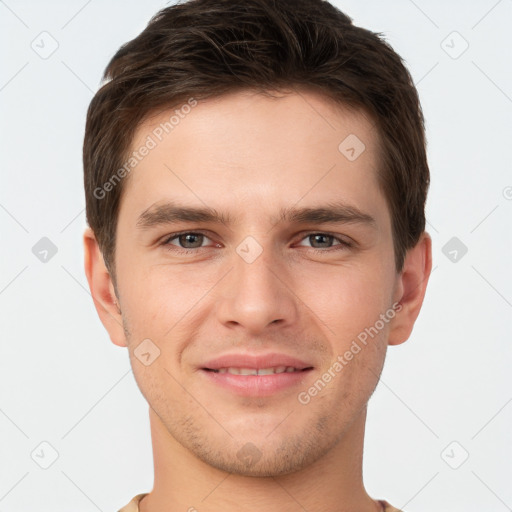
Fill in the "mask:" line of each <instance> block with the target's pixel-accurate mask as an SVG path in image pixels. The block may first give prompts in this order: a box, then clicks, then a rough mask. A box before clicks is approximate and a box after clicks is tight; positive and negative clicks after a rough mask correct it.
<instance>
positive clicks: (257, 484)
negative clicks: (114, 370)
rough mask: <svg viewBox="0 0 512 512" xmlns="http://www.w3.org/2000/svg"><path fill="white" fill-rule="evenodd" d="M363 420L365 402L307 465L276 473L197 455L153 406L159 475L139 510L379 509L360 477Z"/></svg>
mask: <svg viewBox="0 0 512 512" xmlns="http://www.w3.org/2000/svg"><path fill="white" fill-rule="evenodd" d="M365 421H366V408H364V409H363V410H362V412H361V414H360V415H359V416H358V417H357V418H356V419H355V420H354V422H353V423H352V424H351V425H350V426H349V427H348V429H347V430H346V431H345V432H344V434H343V437H342V438H341V439H340V440H339V442H338V443H337V444H336V446H335V447H334V448H333V449H332V450H331V451H329V452H328V453H326V454H325V455H324V456H323V457H321V458H320V459H318V460H317V461H316V462H315V463H313V464H311V465H310V466H308V467H305V468H302V469H300V470H298V471H296V472H294V473H289V474H287V475H280V476H276V477H248V476H241V475H237V474H233V473H226V472H225V471H221V470H219V469H217V468H214V467H212V466H210V465H209V464H206V463H205V462H203V461H201V460H200V459H198V458H197V457H196V456H195V455H194V454H192V453H191V452H190V451H189V450H188V449H186V448H184V447H183V446H182V445H181V444H179V443H178V442H177V441H176V440H175V439H174V438H173V437H172V436H171V435H170V434H169V432H168V431H167V430H166V428H165V427H164V425H163V424H162V422H161V421H160V419H159V418H158V416H157V415H156V414H155V413H154V412H153V411H152V409H150V424H151V437H152V442H153V460H154V470H155V480H154V488H153V490H152V492H151V493H149V494H148V495H147V496H146V497H144V498H143V500H142V501H141V502H140V512H161V511H164V510H165V511H166V512H178V511H180V512H183V511H189V512H202V511H203V510H208V511H209V512H220V511H222V512H256V511H257V512H259V511H261V510H265V511H268V512H296V511H297V510H315V511H318V512H324V511H325V512H327V511H329V512H333V511H336V512H349V511H354V510H357V511H359V512H380V511H381V507H380V505H379V504H378V503H377V502H376V501H374V500H373V499H371V498H370V497H369V496H368V494H367V493H366V491H365V489H364V485H363V479H362V458H363V442H364V428H365Z"/></svg>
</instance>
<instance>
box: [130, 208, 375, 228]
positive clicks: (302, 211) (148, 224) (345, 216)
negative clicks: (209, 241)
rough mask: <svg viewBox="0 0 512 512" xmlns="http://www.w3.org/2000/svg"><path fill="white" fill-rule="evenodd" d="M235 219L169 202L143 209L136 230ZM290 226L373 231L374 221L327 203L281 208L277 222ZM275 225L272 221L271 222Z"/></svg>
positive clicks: (355, 211)
mask: <svg viewBox="0 0 512 512" xmlns="http://www.w3.org/2000/svg"><path fill="white" fill-rule="evenodd" d="M235 221H236V218H235V217H234V216H232V215H230V214H228V213H221V212H218V211H217V210H215V209H214V208H210V207H207V206H204V207H195V206H183V205H180V204H177V203H173V202H166V203H155V204H153V205H151V206H150V207H149V208H147V209H146V210H144V211H143V212H142V213H141V214H140V215H139V217H138V219H137V224H136V226H137V228H138V229H140V230H146V229H150V228H152V227H155V226H160V225H166V224H173V223H177V222H203V223H212V224H225V225H231V224H233V223H234V222H235ZM287 222H288V223H290V224H308V223H311V224H323V223H334V224H363V225H368V226H370V227H373V228H375V227H376V226H377V222H376V220H375V219H374V218H373V217H372V216H371V215H369V214H368V213H365V212H363V211H361V210H360V209H359V208H357V207H355V206H352V205H349V204H346V203H343V202H335V203H332V202H331V203H328V204H327V205H326V206H322V207H315V208H313V207H301V208H297V207H295V206H292V207H288V208H283V209H281V210H280V212H279V217H278V221H277V223H287ZM272 223H273V224H275V223H276V222H272Z"/></svg>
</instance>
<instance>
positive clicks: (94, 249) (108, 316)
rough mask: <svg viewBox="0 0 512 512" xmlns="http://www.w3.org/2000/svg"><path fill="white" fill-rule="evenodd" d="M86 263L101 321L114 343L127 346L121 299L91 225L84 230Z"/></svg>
mask: <svg viewBox="0 0 512 512" xmlns="http://www.w3.org/2000/svg"><path fill="white" fill-rule="evenodd" d="M84 264H85V275H86V276H87V281H88V282H89V288H90V290H91V295H92V300H93V301H94V306H95V307H96V311H97V312H98V315H99V317H100V320H101V323H102V324H103V326H104V327H105V329H106V330H107V332H108V334H109V336H110V339H111V340H112V343H114V344H115V345H118V346H120V347H126V346H127V343H126V336H125V333H124V328H123V319H122V315H121V310H120V309H119V307H118V305H117V303H118V302H119V300H118V298H117V297H116V294H115V291H114V285H113V283H112V279H111V277H110V274H109V272H108V270H107V267H106V266H105V261H104V260H103V255H102V254H101V251H100V248H99V245H98V242H97V241H96V237H95V236H94V232H93V231H92V229H91V228H89V227H87V228H86V230H85V232H84Z"/></svg>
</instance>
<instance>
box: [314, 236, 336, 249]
mask: <svg viewBox="0 0 512 512" xmlns="http://www.w3.org/2000/svg"><path fill="white" fill-rule="evenodd" d="M311 236H312V238H313V239H314V241H315V242H314V243H316V242H318V241H319V243H320V244H322V240H321V239H324V244H327V246H328V247H329V243H328V242H325V240H329V239H330V238H331V237H330V236H329V235H321V234H320V235H311ZM313 245H314V244H313Z"/></svg>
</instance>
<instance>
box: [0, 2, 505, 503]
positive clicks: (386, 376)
mask: <svg viewBox="0 0 512 512" xmlns="http://www.w3.org/2000/svg"><path fill="white" fill-rule="evenodd" d="M333 3H335V5H337V6H338V7H339V8H340V9H342V10H343V11H345V12H346V13H347V14H348V15H349V16H351V17H352V18H353V19H354V23H356V24H357V25H361V26H363V27H365V28H369V29H371V30H373V31H377V32H382V33H383V34H384V35H385V37H386V38H387V40H388V41H389V42H390V43H391V44H392V46H393V47H394V48H395V49H396V51H397V52H398V53H399V54H400V55H401V56H402V57H403V58H404V59H405V61H406V64H407V66H408V67H409V69H410V70H411V73H412V75H413V77H414V80H415V82H416V84H417V87H418V90H419V93H420V97H421V101H422V105H423V109H424V113H425V117H426V122H427V137H428V155H429V162H430V168H431V176H432V185H431V189H430V195H429V201H428V208H427V217H428V223H429V224H428V231H429V232H430V234H431V235H432V237H433V241H434V247H433V250H434V271H433V274H432V277H431V280H430V284H429V289H428V291H427V296H426V299H425V303H424V307H423V311H422V313H421V315H420V318H419V320H418V322H417V324H416V327H415V330H414V332H413V335H412V337H411V338H410V340H409V341H408V342H407V343H405V344H403V345H401V346H398V347H391V348H390V349H389V351H388V356H387V360H386V365H385V369H384V372H383V374H382V379H381V382H380V384H379V386H378V388H377V391H376V392H375V394H374V396H373V397H372V399H371V401H370V406H369V415H368V424H367V434H366V446H365V458H364V473H365V484H366V487H367V490H368V492H369V493H370V495H371V496H373V497H375V498H385V499H387V500H388V501H389V502H390V503H392V504H393V505H394V506H396V507H399V508H404V509H405V510H406V511H407V512H427V511H434V510H435V511H448V510H449V511H452V512H456V511H464V512H468V511H482V510H485V511H486V512H491V511H493V512H494V511H495V512H502V511H506V510H512V487H511V485H510V483H511V476H512V462H511V461H512V443H511V441H512V438H511V419H512V403H511V401H512V386H511V384H512V381H511V377H510V375H511V372H510V368H511V367H512V353H511V348H510V343H511V338H512V336H511V334H512V330H511V327H510V318H511V313H512V278H511V271H510V262H511V253H512V200H511V199H512V188H511V187H512V172H511V159H510V148H511V144H512V138H511V136H512V67H511V62H512V60H511V57H512V56H511V48H512V36H511V32H512V30H511V28H510V27H511V23H512V0H501V1H498V2H497V1H496V0H479V1H472V2H467V1H462V0H460V1H451V2H447V1H446V0H444V1H442V2H441V1H440V0H436V1H429V2H427V1H426V0H416V2H413V1H412V0H396V1H378V0H373V1H370V0H368V1H356V0H351V1H348V0H347V1H337V2H333ZM165 5H166V4H165V3H163V2H159V1H156V0H145V1H144V2H135V1H123V2H121V1H120V0H119V1H115V2H114V1H103V2H100V1H99V0H92V1H89V2H87V1H84V0H73V1H68V2H64V1H61V2H56V1H45V2H35V1H32V2H27V1H16V0H6V1H5V2H0V34H1V35H0V37H1V45H0V52H1V56H2V60H1V62H2V65H1V73H0V105H1V130H2V131H1V149H2V151H1V156H2V160H1V165H0V169H1V173H2V181H1V183H2V186H1V190H0V223H1V236H2V251H1V275H0V311H1V333H2V337H1V353H0V433H1V434H0V511H1V512H6V511H10V512H17V511H28V510H38V511H39V512H45V511H52V512H61V511H69V510H73V511H75V512H78V511H84V512H89V511H90V512H94V511H95V510H100V511H105V512H109V511H116V510H118V508H120V507H121V506H122V505H124V504H126V503H127V502H128V501H129V500H130V499H131V498H132V497H133V496H134V495H135V494H137V493H139V492H148V491H149V490H150V489H151V486H152V481H153V473H152V471H153V470H152V456H151V445H150V432H149V426H148V414H147V405H146V404H145V402H144V400H143V399H142V396H141V394H140V392H139V391H138V388H137V387H136V384H135V382H134V379H133V375H132V373H131V371H130V366H129V360H128V354H127V353H126V349H121V348H118V347H115V346H114V345H112V344H111V342H110V340H109V338H108V336H107V334H106V332H105V331H104V329H103V327H102V325H101V323H100V321H99V319H98V318H97V315H96V312H95V310H94V307H93V302H92V300H91V297H90V295H89V291H88V287H87V282H86V279H85V275H84V272H83V250H82V242H81V236H82V232H83V229H84V227H85V215H84V207H85V203H84V193H83V188H82V162H81V147H82V142H83V132H84V123H85V113H86V108H87V106H88V104H89V102H90V100H91V98H92V96H93V94H94V91H95V90H96V89H97V88H98V85H99V83H100V78H101V74H102V72H103V70H104V68H105V66H106V64H107V63H108V61H109V59H110V58H111V56H112V55H113V54H114V53H115V51H116V50H117V49H118V47H119V46H120V45H121V44H122V43H124V42H126V41H127V40H129V39H132V38H133V37H135V36H136V35H137V34H138V33H139V32H140V31H141V30H142V29H143V28H144V27H145V25H146V23H147V22H148V20H149V18H150V17H151V15H153V14H154V13H156V11H157V10H158V9H160V8H161V7H164V6H165ZM43 31H46V32H48V33H49V34H51V37H52V38H54V39H55V40H56V41H57V43H58V48H57V50H56V51H55V52H54V53H53V54H52V55H51V56H49V57H48V58H47V59H42V58H41V57H40V56H39V55H38V54H37V53H36V52H35V51H34V50H33V49H32V47H31V44H32V42H33V41H35V43H38V41H39V43H38V44H40V45H41V44H42V43H40V40H41V37H46V38H48V36H46V35H44V36H39V34H40V33H41V32H43ZM453 31H456V32H458V33H459V34H460V36H459V35H457V34H453V33H452V32H453ZM443 41H444V42H443ZM464 41H467V44H469V47H468V48H467V50H466V51H464V53H462V54H461V55H460V56H458V54H459V53H460V52H461V51H462V50H463V49H464V47H465V44H466V43H465V42H464ZM45 47H46V48H47V49H48V48H50V47H51V39H46V43H45ZM454 57H457V58H454ZM507 187H508V188H507ZM42 237H48V238H49V239H50V240H51V241H52V242H53V243H54V244H55V246H56V247H57V249H58V252H57V253H56V254H55V256H53V257H52V258H51V259H50V260H49V261H48V262H46V263H43V262H41V261H40V260H39V259H38V258H36V256H35V255H34V254H33V252H32V247H33V246H34V245H35V244H36V243H37V242H38V241H39V240H40V239H41V238H42ZM452 237H457V238H458V239H459V240H460V241H461V242H462V243H463V244H464V245H465V246H466V247H467V249H468V252H467V254H465V255H464V256H463V257H458V261H456V262H453V261H451V260H450V259H449V258H448V257H447V256H446V255H445V254H444V253H443V250H442V249H443V247H444V246H445V244H447V242H448V241H449V240H450V239H452ZM445 252H448V251H447V250H446V251H445ZM458 254H459V256H460V254H461V253H460V251H459V253H458ZM43 441H45V442H47V443H49V444H50V445H51V446H52V447H53V449H55V450H56V451H57V452H58V454H59V456H58V458H57V460H56V461H55V462H54V463H53V464H52V465H51V466H50V467H49V468H48V469H42V468H41V467H40V466H39V465H38V464H37V463H36V461H35V460H37V461H38V462H39V463H44V462H45V460H44V459H45V458H46V462H47V463H48V462H49V461H51V454H52V451H51V450H52V449H51V448H49V447H48V446H47V445H43V446H40V443H41V442H43ZM454 441H455V442H456V443H457V444H451V443H452V442H454ZM449 445H450V446H449ZM448 446H449V447H448ZM447 447H448V449H446V448H447ZM34 450H35V452H34V455H33V457H34V458H32V457H31V453H32V452H33V451H34ZM466 451H467V453H468V454H469V457H468V459H467V460H466V461H465V462H464V463H463V464H462V465H460V467H459V468H458V469H453V468H452V467H450V465H449V464H448V462H449V463H450V464H451V465H452V466H457V465H458V464H460V463H461V461H462V460H463V457H464V456H465V452H466ZM37 454H39V458H38V456H37ZM42 454H44V456H43V455H42ZM310 512H314V511H310Z"/></svg>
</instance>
